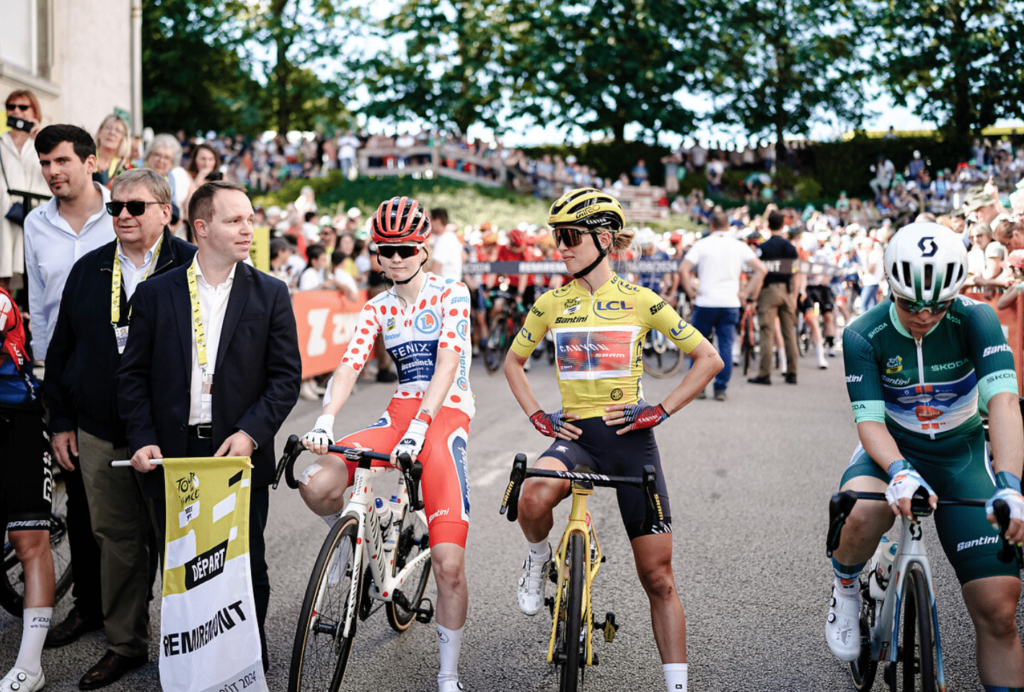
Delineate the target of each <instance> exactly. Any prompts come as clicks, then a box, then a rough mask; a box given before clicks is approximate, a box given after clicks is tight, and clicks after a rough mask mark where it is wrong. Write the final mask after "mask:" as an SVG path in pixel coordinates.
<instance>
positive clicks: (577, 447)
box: [505, 188, 722, 691]
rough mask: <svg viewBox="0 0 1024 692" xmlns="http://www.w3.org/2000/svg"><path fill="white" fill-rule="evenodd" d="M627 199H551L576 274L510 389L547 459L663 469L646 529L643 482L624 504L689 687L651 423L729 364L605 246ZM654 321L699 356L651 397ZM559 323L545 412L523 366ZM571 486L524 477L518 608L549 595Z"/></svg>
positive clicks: (620, 469)
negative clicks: (559, 524) (556, 405)
mask: <svg viewBox="0 0 1024 692" xmlns="http://www.w3.org/2000/svg"><path fill="white" fill-rule="evenodd" d="M624 222H625V218H624V216H623V213H622V206H621V205H620V204H619V202H618V201H617V200H616V199H614V198H612V197H610V196H608V195H607V194H605V193H604V192H601V191H600V190H595V189H592V188H581V189H577V190H572V191H570V192H568V193H566V194H565V195H564V196H563V197H561V198H560V199H558V200H557V201H556V202H555V203H554V204H553V205H552V207H551V212H550V215H549V217H548V224H549V225H550V226H551V227H552V229H553V230H554V234H555V237H556V239H557V240H558V249H559V252H561V253H562V258H563V259H564V261H565V267H566V270H567V271H568V272H569V273H571V274H572V275H573V278H574V279H575V280H574V281H572V282H570V283H569V284H567V285H566V286H563V287H562V288H560V289H558V290H555V291H549V292H547V293H545V294H544V295H542V296H541V297H540V298H539V299H538V300H537V302H536V304H535V305H534V307H533V309H531V310H530V312H529V314H528V315H527V317H526V323H525V325H524V327H523V329H522V330H521V331H520V333H519V334H518V335H517V336H516V339H515V342H514V343H513V345H512V348H511V349H510V350H509V352H508V355H507V356H506V358H505V377H506V378H507V379H508V383H509V387H511V389H512V394H513V395H514V396H515V397H516V400H517V401H518V402H519V405H520V406H522V408H523V411H524V412H525V413H526V414H527V415H528V416H529V417H530V420H531V421H532V422H533V424H534V426H535V427H536V428H537V430H538V431H540V432H541V433H542V434H544V435H547V436H548V437H554V438H557V439H556V441H555V442H554V443H553V444H552V445H551V447H550V448H548V450H547V451H546V452H544V454H543V455H542V456H541V458H540V459H539V460H538V461H537V464H536V467H537V468H542V469H555V470H572V469H573V468H575V467H576V466H577V465H580V464H583V465H586V466H588V467H590V469H591V470H593V471H595V472H599V473H604V474H610V475H623V476H639V475H640V474H641V472H642V469H643V467H644V465H646V464H652V465H654V466H655V467H656V468H657V469H658V493H659V495H660V496H661V506H662V508H663V510H664V515H665V519H664V522H662V523H658V522H654V526H652V527H650V530H649V531H644V528H643V523H644V500H643V495H642V493H641V491H640V490H639V489H637V488H631V487H620V488H618V502H619V511H620V513H621V515H622V520H623V523H624V524H625V526H626V533H627V535H628V536H629V539H630V543H631V546H632V549H633V557H634V559H635V560H636V566H637V572H638V574H639V576H640V583H641V584H642V585H643V588H644V590H645V591H646V592H647V596H648V599H649V601H650V606H651V622H652V625H653V628H654V635H655V640H656V641H657V643H658V650H659V652H660V653H661V661H662V664H663V666H662V667H663V670H664V675H665V681H666V685H667V687H668V689H669V690H684V691H685V690H686V620H685V617H684V615H683V606H682V603H681V602H680V600H679V595H678V594H677V593H676V589H675V577H674V576H673V574H672V529H671V512H670V510H669V504H668V494H667V492H666V489H665V476H664V474H663V473H662V471H661V459H660V456H659V453H658V446H657V444H656V442H655V440H654V433H653V431H652V430H651V428H653V427H654V426H656V425H658V424H659V423H662V422H663V421H664V420H665V419H666V418H668V417H669V415H670V414H673V413H675V412H677V411H679V410H680V409H682V408H683V407H684V406H685V405H687V404H688V403H690V402H691V401H693V399H694V398H696V396H697V394H698V393H699V392H701V391H703V390H704V387H705V386H707V384H708V383H709V382H710V381H711V378H712V377H714V376H715V374H716V373H717V372H718V371H719V370H721V369H722V360H721V358H719V356H718V353H717V351H715V349H714V348H713V347H712V346H711V344H709V343H708V342H707V341H705V340H704V338H703V337H702V336H701V334H700V332H698V331H697V330H696V329H694V328H693V327H692V326H690V325H689V324H687V323H686V322H684V321H683V320H682V319H680V318H679V315H677V314H676V312H675V310H673V309H672V308H671V307H670V306H668V305H667V304H666V303H665V301H664V300H662V299H661V297H660V296H658V295H656V294H655V293H653V292H652V291H650V290H648V289H646V288H640V287H638V286H634V285H633V284H630V283H627V282H625V281H623V280H621V279H620V278H618V277H617V276H615V275H614V274H613V273H612V270H611V267H610V266H609V262H608V253H609V252H612V251H615V250H622V249H625V248H626V247H628V246H629V244H630V241H631V239H632V237H633V231H632V230H625V229H624V228H623V226H624ZM651 329H657V330H658V331H660V332H662V333H663V334H664V335H665V336H667V337H668V338H670V339H672V341H673V342H675V344H676V345H678V346H679V348H680V349H682V350H683V351H684V352H686V353H688V354H690V356H691V357H693V359H694V362H693V365H692V367H691V368H690V370H689V371H688V372H687V374H686V377H685V378H684V379H683V381H682V382H681V383H680V384H679V386H678V387H676V388H675V389H674V390H673V391H672V392H671V393H670V394H669V395H668V396H667V397H666V398H665V400H664V401H662V402H661V403H660V404H656V405H652V404H649V403H647V402H646V401H644V398H643V390H642V388H641V385H640V376H641V375H642V374H643V362H642V356H643V343H644V337H645V336H646V334H647V332H648V331H649V330H651ZM548 331H551V332H552V335H553V337H554V341H555V350H556V354H557V372H558V385H559V389H560V391H561V397H562V408H561V409H560V410H558V411H556V412H554V413H545V412H544V410H543V409H542V408H541V405H540V403H538V401H537V399H536V397H535V396H534V394H533V390H532V389H531V388H530V383H529V380H528V379H527V377H526V374H525V373H524V371H523V366H524V365H525V363H526V362H527V359H528V358H529V357H530V353H531V352H532V351H533V350H534V349H535V348H536V347H537V346H538V345H539V344H541V343H543V340H544V336H545V334H546V333H547V332H548ZM568 492H569V482H568V481H558V480H549V479H540V478H531V479H528V480H527V481H526V482H525V483H524V485H523V490H522V495H521V497H520V501H519V525H520V527H521V528H522V530H523V534H524V535H525V537H526V540H527V542H528V543H529V546H530V552H529V555H528V556H527V558H526V562H525V563H524V564H523V575H522V578H521V579H520V582H519V590H518V599H519V607H520V608H521V609H522V611H523V612H524V613H526V614H527V615H535V614H536V613H537V612H539V611H540V609H541V607H542V606H543V604H544V587H545V584H546V583H547V581H548V578H547V572H548V565H549V562H550V560H551V547H550V545H549V544H548V533H549V532H550V531H551V527H552V525H553V523H554V520H553V517H552V510H553V509H554V507H555V506H556V505H558V503H559V502H561V501H562V500H563V499H565V497H566V495H567V494H568Z"/></svg>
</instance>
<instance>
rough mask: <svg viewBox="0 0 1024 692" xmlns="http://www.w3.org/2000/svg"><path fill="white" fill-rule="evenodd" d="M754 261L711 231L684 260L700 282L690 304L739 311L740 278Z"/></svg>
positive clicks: (746, 249) (739, 245)
mask: <svg viewBox="0 0 1024 692" xmlns="http://www.w3.org/2000/svg"><path fill="white" fill-rule="evenodd" d="M709 165H710V164H709ZM756 258H757V255H755V254H754V251H753V250H752V249H750V246H749V245H747V244H746V243H744V242H743V241H741V240H737V239H736V238H732V237H730V236H729V235H728V234H727V233H726V232H725V231H715V232H713V233H712V234H711V235H709V236H708V237H706V238H702V239H700V240H698V241H697V242H696V243H694V245H693V247H692V248H690V251H689V252H687V253H686V257H685V258H684V259H685V260H687V261H689V262H690V263H691V264H693V266H694V267H695V268H696V269H697V276H698V277H699V278H700V287H699V292H698V294H697V298H696V300H694V301H693V304H694V305H696V306H697V307H701V308H738V307H741V305H740V298H739V295H738V294H739V292H740V274H741V273H742V272H743V268H744V267H745V266H746V265H747V263H748V262H750V260H752V259H756Z"/></svg>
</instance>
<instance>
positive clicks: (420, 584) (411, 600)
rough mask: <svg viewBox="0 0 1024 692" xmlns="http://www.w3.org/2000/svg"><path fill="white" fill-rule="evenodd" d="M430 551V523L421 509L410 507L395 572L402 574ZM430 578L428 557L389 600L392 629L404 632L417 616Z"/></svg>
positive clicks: (399, 540)
mask: <svg viewBox="0 0 1024 692" xmlns="http://www.w3.org/2000/svg"><path fill="white" fill-rule="evenodd" d="M427 550H430V537H429V536H428V535H427V525H426V524H425V523H423V519H421V515H420V513H419V512H414V511H412V510H409V511H408V512H406V514H405V519H404V520H403V522H402V529H401V531H400V532H399V534H398V545H397V547H396V548H395V572H396V573H398V572H400V571H402V570H403V569H405V566H406V565H407V564H409V563H410V562H412V561H413V560H414V559H416V557H417V556H419V555H420V554H421V553H423V552H424V551H427ZM429 581H430V558H429V557H428V558H426V559H425V560H423V562H421V563H420V564H419V565H417V566H416V569H414V570H412V571H410V572H409V574H407V575H406V576H405V580H404V581H403V582H402V585H401V586H400V587H399V588H397V589H395V593H394V595H393V596H392V598H391V600H390V601H388V604H387V608H386V611H387V614H388V623H389V624H390V625H391V629H393V630H395V631H396V632H404V631H405V630H407V629H409V626H410V625H411V624H412V620H413V618H414V617H416V608H419V607H420V601H422V600H423V592H424V591H426V590H427V582H429Z"/></svg>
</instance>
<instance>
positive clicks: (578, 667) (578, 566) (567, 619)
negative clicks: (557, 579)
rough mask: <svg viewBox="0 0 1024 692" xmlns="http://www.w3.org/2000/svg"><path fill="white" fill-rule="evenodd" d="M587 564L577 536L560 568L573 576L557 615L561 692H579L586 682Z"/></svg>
mask: <svg viewBox="0 0 1024 692" xmlns="http://www.w3.org/2000/svg"><path fill="white" fill-rule="evenodd" d="M586 564H587V554H586V551H584V549H583V536H582V535H580V534H578V533H574V534H572V535H571V536H570V537H569V546H568V548H567V549H566V552H565V564H564V565H559V569H560V570H566V571H567V572H568V573H569V578H568V580H567V581H566V583H565V589H564V591H563V593H562V602H561V604H560V607H559V609H558V613H557V617H558V630H557V632H556V634H555V664H556V665H557V666H558V679H559V686H558V689H559V690H560V692H576V690H577V689H579V686H580V683H581V682H582V679H583V668H584V666H585V665H586V661H585V660H584V658H583V646H582V644H583V642H582V637H581V632H582V625H583V569H584V566H585V565H586Z"/></svg>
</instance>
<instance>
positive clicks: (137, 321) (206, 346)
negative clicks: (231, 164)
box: [117, 181, 302, 667]
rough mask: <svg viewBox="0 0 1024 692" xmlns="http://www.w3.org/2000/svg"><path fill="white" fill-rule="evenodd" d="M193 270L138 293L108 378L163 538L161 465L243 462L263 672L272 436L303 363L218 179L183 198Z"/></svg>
mask: <svg viewBox="0 0 1024 692" xmlns="http://www.w3.org/2000/svg"><path fill="white" fill-rule="evenodd" d="M188 217H189V219H191V220H192V224H193V231H194V233H195V237H196V243H197V244H198V246H199V250H198V252H197V254H196V257H195V261H194V262H192V263H191V264H189V265H188V266H185V267H181V268H179V269H176V270H174V271H172V272H169V273H167V274H165V275H163V276H160V277H157V278H155V279H151V280H149V281H147V282H146V283H144V284H142V285H141V286H139V288H138V290H137V291H136V293H135V299H134V301H133V304H134V314H133V317H132V329H131V334H130V336H129V338H128V345H127V348H126V349H125V353H124V356H123V357H122V358H121V365H120V368H119V369H118V372H117V394H118V410H119V411H120V413H121V416H122V418H123V419H124V421H125V425H126V427H127V438H128V445H129V447H130V448H131V453H132V455H133V456H132V466H133V467H135V469H136V470H137V471H139V472H141V473H142V474H144V475H143V478H142V481H143V488H144V489H145V490H146V492H147V494H149V495H150V496H151V497H152V498H153V505H154V513H155V514H156V517H157V518H158V521H157V527H158V528H159V532H160V534H161V542H162V534H163V516H164V491H163V478H162V475H163V473H162V470H157V469H158V467H157V466H155V465H154V464H152V463H151V460H153V459H160V458H163V457H172V458H173V457H203V456H239V457H250V458H251V459H252V463H253V466H254V469H253V474H252V494H251V503H250V514H249V540H250V545H249V559H250V563H251V566H252V582H253V595H254V598H255V605H256V618H257V621H258V624H259V630H260V640H261V642H262V645H263V665H264V667H266V666H267V648H266V634H265V632H264V627H263V624H264V620H265V619H266V615H267V604H268V602H269V600H270V580H269V577H268V574H267V561H266V544H265V542H264V538H263V530H264V528H265V527H266V523H267V512H268V509H269V503H270V495H269V485H270V483H271V481H272V480H273V476H274V435H275V433H276V432H277V431H278V429H280V427H281V424H282V423H283V422H284V420H285V418H286V417H287V416H288V413H289V412H290V411H291V410H292V407H293V406H294V405H295V402H296V401H297V400H298V397H299V385H300V383H301V380H302V366H301V361H300V356H299V345H298V336H297V334H296V331H295V316H294V313H293V312H292V306H291V301H290V299H289V297H288V287H287V286H285V284H284V283H282V282H281V281H279V280H277V279H275V278H274V277H272V276H270V275H267V274H263V273H262V272H259V271H257V270H255V269H253V268H252V267H251V266H249V265H247V264H245V263H244V262H243V260H244V259H245V258H246V257H248V254H249V247H250V245H251V244H252V238H253V229H252V220H253V209H252V204H251V203H250V202H249V198H248V197H247V196H246V194H245V189H244V188H243V187H241V186H240V185H236V184H233V183H227V182H222V181H217V182H212V183H207V184H205V185H203V186H202V187H200V188H199V189H198V190H196V192H195V193H194V194H193V195H192V199H191V201H190V202H189V209H188Z"/></svg>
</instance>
